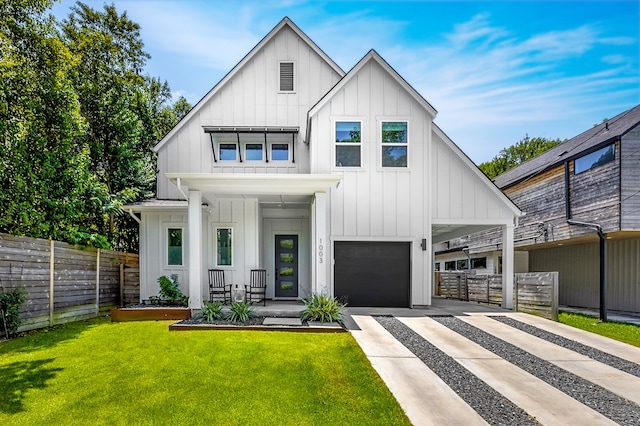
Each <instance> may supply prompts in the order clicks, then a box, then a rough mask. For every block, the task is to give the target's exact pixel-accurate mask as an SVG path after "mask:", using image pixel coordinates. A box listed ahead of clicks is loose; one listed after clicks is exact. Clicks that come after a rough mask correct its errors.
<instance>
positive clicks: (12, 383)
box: [0, 358, 63, 414]
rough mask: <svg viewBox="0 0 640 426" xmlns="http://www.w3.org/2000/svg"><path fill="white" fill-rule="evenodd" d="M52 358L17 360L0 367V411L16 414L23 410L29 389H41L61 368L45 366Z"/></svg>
mask: <svg viewBox="0 0 640 426" xmlns="http://www.w3.org/2000/svg"><path fill="white" fill-rule="evenodd" d="M53 361H54V358H49V359H41V360H37V361H19V362H14V363H13V364H9V365H7V366H5V367H0V383H2V386H0V412H2V413H7V414H16V413H20V412H22V411H24V403H23V401H24V399H25V397H26V394H27V392H28V391H29V390H30V389H43V388H45V387H46V386H47V381H49V380H51V379H53V378H54V377H55V376H56V374H57V373H58V372H59V371H62V370H63V369H62V368H51V367H47V364H49V363H51V362H53Z"/></svg>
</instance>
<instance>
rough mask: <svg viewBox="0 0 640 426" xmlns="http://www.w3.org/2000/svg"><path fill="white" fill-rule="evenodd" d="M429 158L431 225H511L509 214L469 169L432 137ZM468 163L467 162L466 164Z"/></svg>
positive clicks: (507, 209)
mask: <svg viewBox="0 0 640 426" xmlns="http://www.w3.org/2000/svg"><path fill="white" fill-rule="evenodd" d="M434 138H435V140H434V143H433V152H432V154H433V155H432V157H431V169H432V170H433V173H432V180H431V185H432V192H433V197H434V200H437V201H436V202H434V203H433V204H432V205H431V207H432V210H431V214H432V217H433V221H434V223H446V224H456V223H464V224H495V225H499V224H501V221H502V223H504V221H511V222H513V211H511V210H510V209H509V207H508V206H507V204H506V203H504V202H503V201H502V200H500V199H499V198H498V197H497V196H496V195H495V194H494V193H492V192H491V190H490V188H489V186H488V185H487V183H486V182H483V181H482V180H481V179H480V178H479V177H478V175H477V173H476V171H475V170H474V169H473V168H475V166H473V168H471V167H469V165H468V164H466V163H465V162H464V161H463V160H462V158H460V156H459V155H458V154H456V153H455V152H453V150H452V149H451V148H450V147H449V146H448V144H446V143H445V141H444V140H443V138H442V137H441V136H440V135H438V134H437V133H436V134H434ZM469 162H470V161H469Z"/></svg>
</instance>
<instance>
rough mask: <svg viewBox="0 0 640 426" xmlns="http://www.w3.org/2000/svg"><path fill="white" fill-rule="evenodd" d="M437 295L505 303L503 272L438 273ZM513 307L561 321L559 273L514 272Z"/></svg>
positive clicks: (520, 310) (473, 300)
mask: <svg viewBox="0 0 640 426" xmlns="http://www.w3.org/2000/svg"><path fill="white" fill-rule="evenodd" d="M435 282H436V284H437V286H436V295H438V296H444V297H448V298H451V299H458V300H466V301H471V302H483V303H490V304H495V305H501V304H502V275H476V274H473V273H469V272H466V271H451V272H436V280H435ZM513 307H514V310H515V311H518V312H527V313H530V314H534V315H539V316H542V317H545V318H549V319H553V320H555V321H557V320H558V273H557V272H529V273H525V274H515V276H514V291H513Z"/></svg>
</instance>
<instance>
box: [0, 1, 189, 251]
mask: <svg viewBox="0 0 640 426" xmlns="http://www.w3.org/2000/svg"><path fill="white" fill-rule="evenodd" d="M51 6H52V0H12V1H11V2H0V185H2V191H1V192H0V208H1V209H2V212H3V214H2V216H1V217H0V232H9V233H13V234H22V235H29V236H33V237H41V238H53V239H58V240H63V241H68V242H71V243H83V244H87V243H88V244H93V245H95V246H98V247H114V248H120V249H125V250H134V251H135V250H137V224H136V223H135V222H134V221H133V220H131V219H130V218H128V217H127V216H126V215H123V214H122V205H123V204H124V203H127V202H130V201H136V200H140V199H143V198H145V197H150V196H152V195H153V193H154V192H155V170H156V166H155V158H154V156H153V153H152V151H151V148H152V147H153V145H154V144H155V143H156V142H157V141H158V140H160V139H161V138H162V137H163V136H164V134H166V132H168V131H169V130H170V129H171V128H172V127H173V126H174V125H175V124H176V123H177V122H178V120H179V118H182V116H183V115H184V114H186V112H187V111H188V110H189V109H190V105H189V104H188V102H186V100H185V99H184V98H181V99H178V101H177V102H176V103H175V105H171V104H170V101H171V91H170V88H169V85H168V84H167V83H166V82H162V81H161V80H160V79H159V78H153V77H149V76H146V75H143V74H142V72H143V69H144V66H145V64H146V61H147V59H149V54H148V53H146V52H145V51H144V44H143V42H142V39H141V37H140V27H139V25H138V24H136V23H135V22H133V21H131V20H130V19H129V18H128V17H127V15H126V13H123V14H119V13H118V11H117V10H116V9H115V6H113V5H105V6H104V10H102V11H96V10H93V9H92V8H90V7H89V6H87V5H86V4H84V3H81V2H78V3H76V5H75V6H74V7H73V8H72V12H71V13H70V15H69V16H68V18H67V19H65V20H63V21H62V22H57V21H56V20H55V19H54V18H53V17H52V16H51V15H50V14H49V13H48V11H49V10H50V8H51Z"/></svg>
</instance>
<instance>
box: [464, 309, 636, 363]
mask: <svg viewBox="0 0 640 426" xmlns="http://www.w3.org/2000/svg"><path fill="white" fill-rule="evenodd" d="M469 315H475V314H469ZM501 315H503V316H507V317H509V318H513V319H514V320H516V321H521V322H523V323H525V324H529V325H532V326H534V327H538V328H539V329H541V330H544V331H548V332H549V333H553V334H557V335H558V336H562V337H565V338H567V339H571V340H575V341H576V342H578V343H582V344H583V345H587V346H591V347H592V348H596V349H599V350H601V351H603V352H607V353H610V354H611V355H615V356H617V357H619V358H622V359H626V360H627V361H631V362H635V363H636V364H640V348H637V347H635V346H632V345H629V344H627V343H622V342H618V341H617V340H613V339H610V338H608V337H604V336H599V335H597V334H594V333H590V332H588V331H584V330H580V329H578V328H575V327H571V326H568V325H566V324H561V323H559V322H555V321H551V320H548V319H545V318H541V317H537V316H535V315H529V314H524V313H515V312H514V313H506V314H501Z"/></svg>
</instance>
